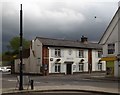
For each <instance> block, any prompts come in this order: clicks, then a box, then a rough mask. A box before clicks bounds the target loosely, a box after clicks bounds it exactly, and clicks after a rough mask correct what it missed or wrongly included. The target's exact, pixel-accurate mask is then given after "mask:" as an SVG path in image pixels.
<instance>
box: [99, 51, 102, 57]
mask: <svg viewBox="0 0 120 95" xmlns="http://www.w3.org/2000/svg"><path fill="white" fill-rule="evenodd" d="M101 57H102V51H100V50H99V51H98V58H101Z"/></svg>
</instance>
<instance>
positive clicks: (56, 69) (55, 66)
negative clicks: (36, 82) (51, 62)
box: [55, 64, 57, 72]
mask: <svg viewBox="0 0 120 95" xmlns="http://www.w3.org/2000/svg"><path fill="white" fill-rule="evenodd" d="M55 72H57V66H56V64H55Z"/></svg>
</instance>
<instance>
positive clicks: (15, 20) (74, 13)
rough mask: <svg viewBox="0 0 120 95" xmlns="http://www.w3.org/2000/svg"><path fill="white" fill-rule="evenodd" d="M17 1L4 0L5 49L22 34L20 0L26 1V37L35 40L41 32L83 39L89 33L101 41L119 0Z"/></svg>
mask: <svg viewBox="0 0 120 95" xmlns="http://www.w3.org/2000/svg"><path fill="white" fill-rule="evenodd" d="M16 1H17V0H13V2H10V0H4V1H2V3H1V4H0V6H1V10H0V11H1V12H0V15H1V14H2V15H1V16H2V23H1V24H2V30H0V31H1V32H0V33H2V34H1V35H2V44H3V49H6V48H5V46H7V45H8V43H9V41H10V40H11V38H12V37H14V36H19V17H20V16H19V14H20V13H19V11H20V3H22V4H23V22H24V23H23V27H24V28H23V32H24V38H26V39H29V40H32V39H34V38H35V37H36V36H40V37H49V38H59V39H72V40H79V39H80V37H81V36H82V35H85V36H87V37H88V39H89V41H95V42H97V41H99V39H100V38H101V36H102V35H103V33H104V32H105V29H106V28H107V26H108V24H109V22H110V20H111V19H112V17H113V16H114V14H115V12H116V10H117V8H118V1H119V0H24V2H23V1H22V0H20V1H19V2H16ZM88 1H89V2H88ZM95 16H96V18H95ZM0 44H1V42H0ZM0 46H1V45H0ZM0 48H1V47H0Z"/></svg>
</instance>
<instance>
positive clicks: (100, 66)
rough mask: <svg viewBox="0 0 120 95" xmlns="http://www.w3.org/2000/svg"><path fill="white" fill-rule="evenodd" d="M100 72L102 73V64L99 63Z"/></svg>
mask: <svg viewBox="0 0 120 95" xmlns="http://www.w3.org/2000/svg"><path fill="white" fill-rule="evenodd" d="M98 70H99V71H102V63H98Z"/></svg>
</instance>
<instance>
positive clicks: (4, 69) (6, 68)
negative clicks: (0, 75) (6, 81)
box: [0, 67, 11, 72]
mask: <svg viewBox="0 0 120 95" xmlns="http://www.w3.org/2000/svg"><path fill="white" fill-rule="evenodd" d="M0 72H11V69H10V68H8V67H0Z"/></svg>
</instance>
